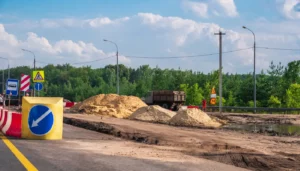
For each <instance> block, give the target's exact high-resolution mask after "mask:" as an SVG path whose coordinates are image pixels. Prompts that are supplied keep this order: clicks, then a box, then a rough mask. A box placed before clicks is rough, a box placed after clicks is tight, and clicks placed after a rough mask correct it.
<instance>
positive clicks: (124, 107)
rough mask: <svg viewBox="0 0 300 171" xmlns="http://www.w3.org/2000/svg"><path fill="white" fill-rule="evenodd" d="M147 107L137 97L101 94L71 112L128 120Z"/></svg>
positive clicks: (75, 107)
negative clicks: (134, 113)
mask: <svg viewBox="0 0 300 171" xmlns="http://www.w3.org/2000/svg"><path fill="white" fill-rule="evenodd" d="M145 106H147V105H146V104H145V103H144V102H143V101H142V100H141V99H140V98H138V97H135V96H119V95H116V94H99V95H96V96H93V97H90V98H88V99H86V100H84V101H83V102H81V103H78V104H76V105H75V106H73V107H72V108H71V110H70V111H71V112H79V113H85V114H95V115H104V116H112V117H116V118H127V117H128V116H130V115H131V114H132V113H133V112H135V111H136V110H137V109H139V108H141V107H145Z"/></svg>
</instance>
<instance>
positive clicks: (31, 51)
mask: <svg viewBox="0 0 300 171" xmlns="http://www.w3.org/2000/svg"><path fill="white" fill-rule="evenodd" d="M22 50H23V51H25V52H29V53H31V54H33V69H34V70H35V62H36V61H35V54H34V53H33V52H32V51H30V50H27V49H22ZM33 97H35V90H34V89H33Z"/></svg>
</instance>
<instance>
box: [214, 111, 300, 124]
mask: <svg viewBox="0 0 300 171" xmlns="http://www.w3.org/2000/svg"><path fill="white" fill-rule="evenodd" d="M208 113H209V115H212V116H216V117H218V118H222V119H225V120H228V121H229V122H231V123H237V124H246V123H247V124H250V123H256V124H294V125H300V115H286V114H241V113H222V114H220V113H210V112H208Z"/></svg>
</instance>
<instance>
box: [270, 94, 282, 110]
mask: <svg viewBox="0 0 300 171" xmlns="http://www.w3.org/2000/svg"><path fill="white" fill-rule="evenodd" d="M268 105H269V107H280V105H281V102H280V100H279V99H278V97H275V96H273V95H272V96H271V97H270V98H269V100H268Z"/></svg>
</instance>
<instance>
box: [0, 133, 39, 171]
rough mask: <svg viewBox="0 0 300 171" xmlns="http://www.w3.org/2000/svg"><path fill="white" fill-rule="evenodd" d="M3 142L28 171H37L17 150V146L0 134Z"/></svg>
mask: <svg viewBox="0 0 300 171" xmlns="http://www.w3.org/2000/svg"><path fill="white" fill-rule="evenodd" d="M0 136H1V137H2V138H1V139H2V141H3V142H4V144H5V145H6V146H7V147H8V149H9V150H10V151H11V152H12V153H13V154H14V155H15V156H16V158H17V159H18V160H19V161H20V162H21V164H22V165H23V166H24V167H25V168H26V169H27V170H30V171H38V169H37V168H36V167H35V166H34V165H33V164H32V163H31V162H30V161H29V160H28V159H27V158H26V157H25V156H24V155H23V154H22V153H21V152H20V151H19V150H18V148H17V147H16V146H15V145H14V144H13V143H12V142H11V141H9V139H8V138H7V137H6V136H5V135H0Z"/></svg>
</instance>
